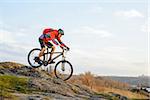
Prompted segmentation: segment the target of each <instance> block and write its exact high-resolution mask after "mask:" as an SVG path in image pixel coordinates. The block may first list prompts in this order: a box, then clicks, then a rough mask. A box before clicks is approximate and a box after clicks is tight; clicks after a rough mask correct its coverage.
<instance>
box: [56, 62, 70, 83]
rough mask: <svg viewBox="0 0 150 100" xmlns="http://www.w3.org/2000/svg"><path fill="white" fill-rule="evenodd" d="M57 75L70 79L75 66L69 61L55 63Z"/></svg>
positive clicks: (63, 78)
mask: <svg viewBox="0 0 150 100" xmlns="http://www.w3.org/2000/svg"><path fill="white" fill-rule="evenodd" d="M54 73H55V76H56V77H57V78H60V79H62V80H64V81H66V80H68V79H69V78H70V77H71V76H72V74H73V67H72V65H71V63H70V62H69V61H66V60H62V61H59V62H58V63H57V64H56V65H55V69H54Z"/></svg>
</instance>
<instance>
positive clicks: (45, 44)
mask: <svg viewBox="0 0 150 100" xmlns="http://www.w3.org/2000/svg"><path fill="white" fill-rule="evenodd" d="M39 42H40V46H41V48H44V47H45V46H47V47H48V48H52V46H53V44H52V43H50V42H47V43H45V42H44V41H43V40H42V39H40V38H39Z"/></svg>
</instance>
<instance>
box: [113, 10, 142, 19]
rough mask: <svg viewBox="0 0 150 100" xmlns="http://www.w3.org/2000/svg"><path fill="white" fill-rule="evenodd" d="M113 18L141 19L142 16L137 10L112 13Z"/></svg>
mask: <svg viewBox="0 0 150 100" xmlns="http://www.w3.org/2000/svg"><path fill="white" fill-rule="evenodd" d="M114 15H115V16H120V17H126V18H143V17H144V15H143V14H142V13H140V12H139V11H137V10H134V9H132V10H128V11H117V12H115V13H114Z"/></svg>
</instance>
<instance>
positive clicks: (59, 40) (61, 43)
mask: <svg viewBox="0 0 150 100" xmlns="http://www.w3.org/2000/svg"><path fill="white" fill-rule="evenodd" d="M57 40H58V42H59V43H60V45H61V46H63V47H67V46H66V45H65V44H64V43H63V42H62V41H61V39H60V38H57Z"/></svg>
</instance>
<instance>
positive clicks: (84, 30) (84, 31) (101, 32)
mask: <svg viewBox="0 0 150 100" xmlns="http://www.w3.org/2000/svg"><path fill="white" fill-rule="evenodd" d="M72 33H74V34H80V36H81V35H83V36H89V37H92V36H94V37H95V36H96V37H100V38H107V37H111V36H112V33H111V32H109V31H108V30H105V29H100V28H95V27H89V26H83V27H81V28H80V29H78V30H74V31H73V32H72Z"/></svg>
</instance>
